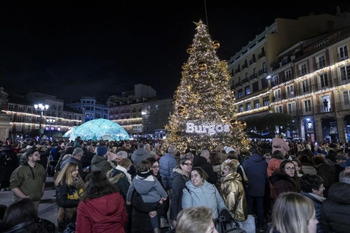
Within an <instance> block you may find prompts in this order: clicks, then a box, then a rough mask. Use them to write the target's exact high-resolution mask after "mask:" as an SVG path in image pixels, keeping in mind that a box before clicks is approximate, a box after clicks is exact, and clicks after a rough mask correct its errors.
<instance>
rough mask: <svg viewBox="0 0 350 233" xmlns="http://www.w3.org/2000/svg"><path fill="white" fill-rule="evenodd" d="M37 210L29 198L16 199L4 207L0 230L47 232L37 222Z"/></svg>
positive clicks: (9, 232) (8, 231)
mask: <svg viewBox="0 0 350 233" xmlns="http://www.w3.org/2000/svg"><path fill="white" fill-rule="evenodd" d="M38 220H39V218H38V214H37V210H36V208H35V206H34V204H33V201H32V200H31V199H29V198H23V199H18V200H17V201H15V202H13V203H12V204H11V205H9V206H8V207H7V208H6V211H5V214H4V217H3V219H2V220H1V222H0V232H4V233H47V232H48V231H46V229H45V228H44V227H43V226H41V225H40V224H39V223H38Z"/></svg>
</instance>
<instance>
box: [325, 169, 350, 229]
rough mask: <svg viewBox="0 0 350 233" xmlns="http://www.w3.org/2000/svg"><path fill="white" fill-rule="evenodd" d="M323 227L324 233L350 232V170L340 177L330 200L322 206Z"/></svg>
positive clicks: (332, 190)
mask: <svg viewBox="0 0 350 233" xmlns="http://www.w3.org/2000/svg"><path fill="white" fill-rule="evenodd" d="M321 215H322V217H321V219H322V222H321V224H322V227H323V230H324V232H334V233H345V232H350V221H349V216H350V168H349V167H348V168H346V169H345V170H344V171H342V172H341V173H340V175H339V182H337V183H334V184H333V185H332V186H331V187H330V189H329V191H328V198H327V200H326V201H325V202H323V204H322V213H321Z"/></svg>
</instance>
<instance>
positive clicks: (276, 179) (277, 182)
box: [269, 171, 300, 198]
mask: <svg viewBox="0 0 350 233" xmlns="http://www.w3.org/2000/svg"><path fill="white" fill-rule="evenodd" d="M269 180H270V182H271V183H272V185H273V187H274V189H275V194H276V198H277V197H278V196H279V195H280V194H281V193H285V192H296V193H298V192H300V190H299V184H297V182H299V181H295V180H294V179H293V178H291V177H290V176H289V175H287V174H286V173H284V172H281V171H275V172H274V173H273V174H272V176H271V177H270V179H269Z"/></svg>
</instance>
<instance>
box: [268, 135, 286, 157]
mask: <svg viewBox="0 0 350 233" xmlns="http://www.w3.org/2000/svg"><path fill="white" fill-rule="evenodd" d="M276 150H279V151H281V152H282V154H283V156H285V155H286V154H287V153H288V152H289V150H290V148H289V145H288V143H287V142H286V141H284V139H282V138H274V139H272V154H273V152H275V151H276Z"/></svg>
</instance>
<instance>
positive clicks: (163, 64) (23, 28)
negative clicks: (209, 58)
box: [0, 0, 350, 102]
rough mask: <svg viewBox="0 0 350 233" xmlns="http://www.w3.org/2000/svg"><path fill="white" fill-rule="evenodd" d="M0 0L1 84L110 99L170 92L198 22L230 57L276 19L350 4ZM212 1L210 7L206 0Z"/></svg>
mask: <svg viewBox="0 0 350 233" xmlns="http://www.w3.org/2000/svg"><path fill="white" fill-rule="evenodd" d="M260 2H261V3H258V5H254V4H253V1H232V0H225V1H222V0H207V1H204V0H193V1H191V0H187V1H182V0H176V1H168V0H165V1H160V2H158V1H145V0H143V1H132V0H127V1H124V0H113V1H104V0H98V1H87V0H85V1H75V0H69V1H65V0H60V1H56V0H45V1H35V0H32V1H14V0H13V1H10V0H9V1H1V3H0V32H1V34H0V46H1V48H0V86H2V87H4V88H5V91H7V92H11V91H12V90H16V91H18V92H26V91H38V92H43V93H46V94H51V95H56V96H57V97H58V98H61V99H64V100H65V101H68V102H69V101H71V100H74V99H78V98H79V97H81V96H86V95H88V96H95V97H96V98H97V99H100V100H103V101H106V100H107V97H108V96H110V95H113V94H120V93H121V92H122V91H127V90H132V89H133V86H134V84H139V83H142V84H146V85H150V86H152V87H153V88H154V89H155V90H156V91H157V93H158V97H159V98H171V97H172V96H173V93H174V91H175V89H176V87H177V86H178V85H179V83H180V79H181V67H182V65H183V64H184V63H185V62H186V61H187V59H188V57H189V55H188V54H187V53H186V49H187V46H188V45H190V44H191V43H192V40H193V37H194V35H195V25H194V24H193V22H194V21H199V20H200V19H201V20H202V21H203V22H204V23H206V24H208V25H209V33H210V34H211V38H212V39H213V40H218V41H219V42H220V44H221V47H220V48H219V50H218V52H217V55H218V56H219V58H220V59H221V60H228V59H229V58H230V57H231V56H233V55H234V54H235V53H236V52H238V51H239V50H240V49H241V48H242V46H245V45H246V44H247V43H248V42H249V41H250V40H252V39H253V38H254V37H255V35H257V34H259V33H261V32H262V31H263V30H264V29H265V27H267V26H270V25H271V24H272V23H273V22H274V19H275V18H278V17H281V18H296V17H298V16H306V15H309V14H310V13H312V12H313V13H316V14H319V13H331V14H335V12H336V6H337V5H340V7H341V11H350V4H349V1H329V0H328V1H317V4H316V3H313V5H305V2H307V1H299V0H298V1H293V2H290V3H287V2H286V1H260ZM205 6H206V7H205Z"/></svg>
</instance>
